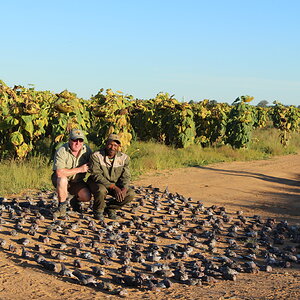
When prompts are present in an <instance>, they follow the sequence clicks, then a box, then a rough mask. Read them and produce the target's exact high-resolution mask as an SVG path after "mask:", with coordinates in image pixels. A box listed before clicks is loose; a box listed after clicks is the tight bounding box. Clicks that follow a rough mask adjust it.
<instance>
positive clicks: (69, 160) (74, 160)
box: [53, 143, 92, 182]
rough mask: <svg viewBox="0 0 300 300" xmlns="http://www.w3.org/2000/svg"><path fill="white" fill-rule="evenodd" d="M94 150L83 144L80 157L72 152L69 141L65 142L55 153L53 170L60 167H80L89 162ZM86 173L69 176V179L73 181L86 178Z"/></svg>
mask: <svg viewBox="0 0 300 300" xmlns="http://www.w3.org/2000/svg"><path fill="white" fill-rule="evenodd" d="M91 153H92V150H91V149H90V147H89V146H88V145H85V144H84V145H83V146H82V149H81V151H80V153H79V155H78V157H76V156H74V155H73V154H72V150H71V148H70V146H69V143H66V144H63V145H62V146H61V147H60V148H58V149H57V151H56V152H55V155H54V161H53V171H56V170H59V169H73V168H77V167H80V166H82V165H84V164H86V163H88V162H89V159H90V155H91ZM85 175H86V173H77V174H75V175H73V176H69V177H68V180H69V181H72V182H78V181H81V180H83V179H84V177H85Z"/></svg>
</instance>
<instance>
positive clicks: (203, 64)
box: [0, 0, 300, 105]
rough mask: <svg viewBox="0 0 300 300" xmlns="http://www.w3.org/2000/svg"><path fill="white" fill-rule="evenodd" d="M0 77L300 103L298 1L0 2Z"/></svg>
mask: <svg viewBox="0 0 300 300" xmlns="http://www.w3.org/2000/svg"><path fill="white" fill-rule="evenodd" d="M1 2H2V3H1V18H0V25H1V28H2V30H1V47H0V79H2V80H3V81H4V82H6V84H8V85H9V86H13V85H15V84H21V85H23V86H25V87H28V84H34V85H35V88H36V89H37V90H50V91H51V92H55V93H57V92H60V91H62V90H64V89H68V90H69V91H71V92H75V93H77V95H78V96H79V97H82V98H85V99H89V98H90V96H91V95H95V94H96V93H97V92H98V90H99V89H100V88H104V89H106V88H111V89H113V90H121V91H123V92H124V93H125V94H131V95H133V96H134V97H136V98H140V99H150V98H154V97H155V96H156V94H157V93H159V92H167V93H169V94H175V98H176V99H178V100H179V101H189V100H194V101H200V100H203V99H210V100H217V101H218V102H228V103H232V102H233V101H234V100H235V99H236V98H237V97H238V96H241V95H250V96H254V98H255V100H254V101H253V104H254V105H255V104H257V103H258V102H259V101H261V100H267V101H268V102H269V104H272V102H273V101H274V100H278V101H280V102H281V103H283V104H288V105H300V58H299V53H300V38H299V32H300V18H299V12H300V1H296V0H295V1H289V0H286V1H277V0H272V1H269V0H260V1H256V0H252V1H243V0H240V1H233V0H224V1H220V0H211V1H202V0H199V1H194V0H185V1H183V0H182V1H176V0H172V1H170V0H160V1H156V0H151V1H148V0H144V1H142V0H140V1H135V0H124V1H101V0H99V1H95V0H94V1H92V0H85V1H77V0H72V1H69V0H65V1H64V0H60V1H56V0H51V1H41V0H39V1H35V0H27V1H14V0H11V1H5V2H4V1H1Z"/></svg>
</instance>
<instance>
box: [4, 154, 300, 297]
mask: <svg viewBox="0 0 300 300" xmlns="http://www.w3.org/2000/svg"><path fill="white" fill-rule="evenodd" d="M299 167H300V155H289V156H284V157H276V158H272V159H270V160H263V161H253V162H233V163H219V164H213V165H209V166H205V167H193V168H186V169H179V170H174V171H166V172H157V173H155V174H150V175H147V176H144V177H143V178H141V179H140V180H138V181H136V182H134V184H135V185H136V186H148V185H150V184H151V185H152V186H153V187H159V188H161V189H165V188H166V187H167V188H168V190H169V192H171V193H175V192H178V193H179V194H182V195H184V196H185V197H191V198H192V199H193V201H199V200H200V201H202V202H203V203H204V205H205V206H211V205H213V204H215V205H217V206H225V207H226V209H227V210H228V211H232V212H235V211H237V210H242V211H244V215H248V216H252V215H255V214H258V215H261V216H263V217H264V218H267V217H272V218H276V219H277V220H287V221H288V222H289V223H292V224H297V223H298V224H299V223H300V201H299V196H300V171H299ZM298 253H299V249H298ZM128 291H129V294H128V296H127V297H126V298H128V299H129V298H131V299H132V298H135V299H141V298H143V299H300V269H299V265H298V266H296V267H293V268H289V269H283V268H278V269H276V270H274V271H273V272H272V273H266V272H259V273H258V274H255V275H254V274H240V276H239V278H238V280H237V281H236V282H234V281H223V280H221V281H218V282H217V283H214V284H210V285H207V286H192V287H190V286H185V285H183V284H175V285H174V287H172V288H170V289H161V290H158V291H155V292H142V291H136V290H130V289H129V290H128ZM114 298H116V296H113V295H111V294H110V293H104V292H103V291H99V290H95V289H93V288H89V287H86V286H82V285H78V284H74V283H73V282H72V280H69V279H66V278H61V277H59V276H56V275H52V274H51V273H49V272H44V270H42V269H39V268H37V267H33V264H32V263H30V262H28V261H26V260H24V259H21V258H20V257H19V256H17V255H12V254H10V253H9V252H8V251H0V299H1V300H2V299H3V300H4V299H6V300H9V299H14V300H17V299H114Z"/></svg>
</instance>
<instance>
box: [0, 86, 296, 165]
mask: <svg viewBox="0 0 300 300" xmlns="http://www.w3.org/2000/svg"><path fill="white" fill-rule="evenodd" d="M252 99H253V98H252V97H249V96H241V97H238V98H237V99H236V100H235V102H234V103H233V104H232V105H229V104H226V103H215V102H213V101H209V100H203V101H201V102H198V103H181V102H179V101H177V100H176V99H175V98H173V97H172V96H170V95H169V94H167V93H159V94H158V95H157V96H156V97H155V98H154V99H149V100H138V99H134V98H133V96H128V95H123V94H122V92H113V91H112V90H110V89H107V90H106V91H105V92H104V90H103V89H101V90H100V91H99V92H98V94H97V95H95V96H93V97H91V99H89V100H84V99H80V98H78V97H77V96H76V94H74V93H70V92H68V91H67V90H65V91H63V92H61V93H59V94H54V93H51V92H49V91H36V90H35V89H34V88H24V87H22V86H14V87H13V88H10V87H8V86H7V85H5V84H4V83H3V82H0V147H1V148H0V153H1V157H0V158H1V159H3V158H18V159H24V158H26V157H27V156H28V155H29V154H30V153H40V152H41V149H42V148H43V147H44V143H45V140H47V139H48V140H50V141H51V145H50V147H51V148H52V149H55V147H57V145H59V143H62V142H64V141H66V139H67V135H68V132H69V130H70V129H71V128H81V129H83V130H84V131H86V133H87V137H88V140H89V141H90V142H93V143H94V144H95V145H97V146H100V145H102V144H103V142H104V140H105V139H106V137H107V136H108V135H109V134H110V133H118V134H119V135H120V136H121V139H122V145H123V147H124V148H127V147H128V146H129V145H130V144H131V142H132V140H138V141H154V142H160V143H162V144H165V145H172V146H174V147H176V148H186V147H188V146H190V145H194V144H195V145H201V146H202V147H208V146H221V145H230V146H231V147H233V148H237V149H240V148H245V147H247V146H248V145H249V142H250V140H251V134H252V132H253V130H254V129H256V128H266V127H274V128H277V129H279V132H280V141H281V143H282V144H283V145H284V146H287V144H288V142H289V140H290V134H291V132H297V131H298V130H299V120H300V118H299V117H300V110H299V109H298V108H296V107H294V106H288V107H286V106H284V105H282V104H280V103H279V102H275V103H274V105H273V106H271V107H256V106H252V105H250V103H249V102H250V101H251V100H252Z"/></svg>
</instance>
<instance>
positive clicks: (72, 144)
mask: <svg viewBox="0 0 300 300" xmlns="http://www.w3.org/2000/svg"><path fill="white" fill-rule="evenodd" d="M91 153H92V151H91V149H90V148H89V146H88V145H86V144H84V134H83V132H82V131H81V130H80V129H72V130H71V131H70V135H69V142H68V143H66V144H63V145H62V146H61V147H60V148H58V149H57V151H56V153H55V155H54V162H53V174H52V177H51V179H52V183H53V185H54V186H55V187H56V191H57V195H58V202H59V206H58V209H57V210H56V211H55V212H54V213H53V216H55V217H58V218H59V217H64V216H65V215H66V212H67V201H66V200H67V197H68V193H69V194H71V195H73V198H72V199H71V200H70V204H71V206H72V208H73V210H74V211H78V212H80V202H81V201H83V202H86V201H90V200H91V193H90V191H89V188H88V185H87V184H86V182H85V181H84V177H85V175H86V172H87V171H88V168H89V167H88V162H89V158H90V155H91Z"/></svg>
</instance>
